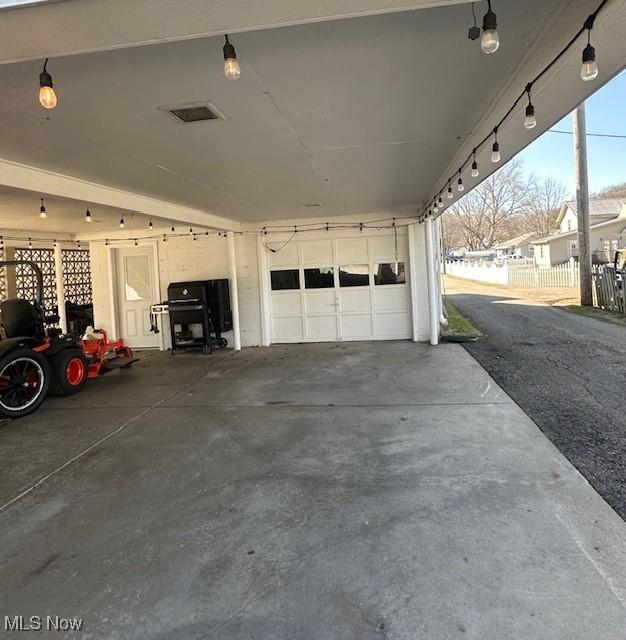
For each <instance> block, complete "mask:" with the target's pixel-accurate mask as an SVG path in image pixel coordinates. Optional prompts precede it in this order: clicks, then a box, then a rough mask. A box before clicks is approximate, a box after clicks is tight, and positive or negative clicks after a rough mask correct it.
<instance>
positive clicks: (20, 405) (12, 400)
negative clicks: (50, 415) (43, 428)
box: [0, 348, 50, 418]
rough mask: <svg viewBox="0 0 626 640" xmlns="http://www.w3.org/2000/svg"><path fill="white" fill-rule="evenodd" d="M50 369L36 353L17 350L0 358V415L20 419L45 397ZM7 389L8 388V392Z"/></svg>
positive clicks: (36, 406)
mask: <svg viewBox="0 0 626 640" xmlns="http://www.w3.org/2000/svg"><path fill="white" fill-rule="evenodd" d="M49 386H50V365H49V364H48V361H47V360H46V359H45V358H44V357H43V356H42V355H41V354H40V353H38V352H37V351H33V350H32V349H27V348H19V349H15V350H13V351H10V352H9V353H7V354H6V355H4V356H3V357H2V358H0V415H2V416H4V417H6V418H21V417H22V416H26V415H28V414H29V413H32V412H33V411H35V410H36V409H38V408H39V406H40V405H41V403H42V402H43V401H44V400H45V398H46V395H48V388H49ZM9 387H10V388H9Z"/></svg>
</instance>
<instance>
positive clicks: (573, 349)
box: [446, 278, 626, 637]
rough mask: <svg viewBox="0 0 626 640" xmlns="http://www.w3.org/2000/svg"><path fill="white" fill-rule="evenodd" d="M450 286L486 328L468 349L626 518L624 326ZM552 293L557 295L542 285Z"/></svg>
mask: <svg viewBox="0 0 626 640" xmlns="http://www.w3.org/2000/svg"><path fill="white" fill-rule="evenodd" d="M446 289H447V291H448V293H449V294H450V295H449V299H450V301H451V302H452V303H453V304H454V305H456V307H457V308H458V309H459V311H461V313H463V314H464V315H465V316H466V317H467V318H469V319H470V320H471V321H472V322H473V323H474V324H475V325H476V326H478V327H479V328H480V329H481V331H482V332H483V333H484V334H485V338H484V339H483V340H480V341H479V342H475V343H471V344H466V345H465V347H466V349H467V351H469V353H470V354H471V355H472V356H473V357H474V358H476V360H478V362H480V364H481V365H482V366H483V367H485V369H486V370H487V371H488V372H489V374H490V375H491V376H493V377H494V379H495V380H496V381H497V382H498V384H500V385H501V386H502V387H503V388H504V390H505V391H506V392H507V393H508V394H510V395H511V397H512V398H513V399H514V400H515V402H517V403H518V404H519V405H520V406H521V407H522V409H524V411H525V412H526V413H527V414H528V415H529V416H530V417H531V418H532V419H533V420H534V421H535V422H536V424H537V425H538V426H539V427H540V428H541V430H542V431H543V432H544V433H545V434H546V436H548V438H550V440H551V441H552V442H553V443H554V444H555V445H556V446H557V447H558V449H559V451H561V452H562V453H563V454H564V455H565V456H566V457H567V459H568V460H569V461H570V462H571V463H572V464H573V465H574V466H575V467H576V468H577V469H578V470H579V471H580V472H581V473H582V474H583V475H584V476H585V478H587V480H589V482H590V483H591V484H592V485H593V487H594V488H595V489H596V490H597V491H598V493H600V495H601V496H602V497H603V498H604V499H605V500H606V501H607V502H608V503H609V504H610V505H611V506H612V507H613V508H614V509H615V510H616V511H617V513H619V514H620V515H621V516H622V518H624V519H625V520H626V407H625V404H624V398H625V397H626V326H624V325H623V324H614V323H610V322H607V321H605V320H599V319H597V318H590V317H586V316H581V315H578V314H575V313H571V312H567V311H565V310H563V309H559V308H558V307H552V306H549V305H547V304H542V303H541V302H538V301H537V300H536V299H533V298H530V297H529V296H530V295H533V294H534V292H533V293H527V292H525V291H524V290H519V289H518V290H515V289H511V288H509V287H502V286H498V285H489V284H483V283H478V282H471V281H468V280H462V279H460V278H447V280H446ZM571 291H572V290H570V294H569V295H570V296H571V295H572V293H571ZM551 295H552V296H554V299H555V300H557V299H558V298H559V293H558V291H557V292H556V293H554V290H551V289H546V290H544V297H549V296H551ZM561 295H562V294H561ZM624 635H625V637H626V633H625V634H624Z"/></svg>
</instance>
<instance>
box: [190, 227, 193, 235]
mask: <svg viewBox="0 0 626 640" xmlns="http://www.w3.org/2000/svg"><path fill="white" fill-rule="evenodd" d="M189 235H190V236H192V235H193V228H192V227H189Z"/></svg>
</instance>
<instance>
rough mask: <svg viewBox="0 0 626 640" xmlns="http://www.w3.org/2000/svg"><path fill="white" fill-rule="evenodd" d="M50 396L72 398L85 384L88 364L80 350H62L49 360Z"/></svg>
mask: <svg viewBox="0 0 626 640" xmlns="http://www.w3.org/2000/svg"><path fill="white" fill-rule="evenodd" d="M50 369H51V372H52V374H51V376H50V378H51V379H50V391H49V393H50V395H51V396H73V395H74V394H75V393H78V392H79V391H81V390H82V388H83V387H84V386H85V383H86V382H87V373H88V370H89V368H88V364H87V358H86V357H85V354H84V353H83V352H82V351H81V350H80V349H73V348H72V349H63V351H59V353H56V354H55V355H53V356H52V357H51V358H50Z"/></svg>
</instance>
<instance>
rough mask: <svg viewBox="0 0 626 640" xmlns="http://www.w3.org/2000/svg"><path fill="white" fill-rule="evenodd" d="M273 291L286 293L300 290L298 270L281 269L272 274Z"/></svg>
mask: <svg viewBox="0 0 626 640" xmlns="http://www.w3.org/2000/svg"><path fill="white" fill-rule="evenodd" d="M270 276H271V280H272V291H285V290H287V289H299V288H300V271H299V270H298V269H281V270H280V271H272V272H271V273H270Z"/></svg>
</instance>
